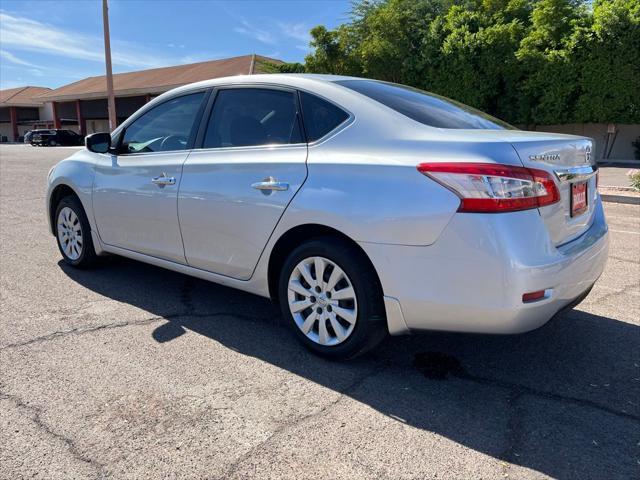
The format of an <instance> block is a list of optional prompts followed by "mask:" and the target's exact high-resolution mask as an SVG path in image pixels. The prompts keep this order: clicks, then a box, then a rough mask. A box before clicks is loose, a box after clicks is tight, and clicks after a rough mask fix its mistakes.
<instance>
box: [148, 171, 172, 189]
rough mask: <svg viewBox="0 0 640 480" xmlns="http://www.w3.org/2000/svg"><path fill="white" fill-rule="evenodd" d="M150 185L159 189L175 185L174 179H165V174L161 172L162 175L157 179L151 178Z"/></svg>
mask: <svg viewBox="0 0 640 480" xmlns="http://www.w3.org/2000/svg"><path fill="white" fill-rule="evenodd" d="M151 183H155V184H156V185H158V186H160V187H164V186H165V185H175V184H176V179H175V178H174V177H167V174H166V173H164V172H162V175H160V176H159V177H153V178H152V179H151Z"/></svg>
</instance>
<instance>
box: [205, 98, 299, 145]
mask: <svg viewBox="0 0 640 480" xmlns="http://www.w3.org/2000/svg"><path fill="white" fill-rule="evenodd" d="M302 142H303V140H302V134H301V131H300V124H299V120H298V107H297V102H296V98H295V95H294V93H293V92H291V91H285V90H277V89H267V88H228V89H227V88H225V89H222V90H220V91H219V92H218V94H217V95H216V98H215V102H214V105H213V109H212V110H211V115H210V118H209V123H208V125H207V130H206V133H205V137H204V142H203V145H202V146H203V148H220V147H248V146H260V145H282V144H294V143H302Z"/></svg>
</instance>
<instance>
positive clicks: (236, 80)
mask: <svg viewBox="0 0 640 480" xmlns="http://www.w3.org/2000/svg"><path fill="white" fill-rule="evenodd" d="M338 80H367V79H364V78H359V77H349V76H344V75H327V74H316V73H264V74H257V75H234V76H231V77H220V78H214V79H211V80H203V81H200V82H196V83H190V84H188V85H183V86H181V87H177V88H174V89H173V90H170V91H169V92H167V93H165V94H163V95H161V96H162V97H166V96H170V95H172V94H180V93H184V92H188V91H190V90H195V89H199V88H208V87H215V86H217V85H246V84H256V83H258V84H259V83H264V84H271V85H274V84H275V85H282V86H289V87H294V88H311V87H313V86H314V85H315V86H320V85H326V86H329V85H336V84H335V82H336V81H338ZM339 88H341V87H339Z"/></svg>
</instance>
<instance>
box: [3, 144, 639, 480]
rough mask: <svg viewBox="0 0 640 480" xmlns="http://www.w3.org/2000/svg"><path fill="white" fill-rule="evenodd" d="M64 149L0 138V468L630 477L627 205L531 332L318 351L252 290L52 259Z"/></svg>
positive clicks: (635, 404)
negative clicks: (52, 220)
mask: <svg viewBox="0 0 640 480" xmlns="http://www.w3.org/2000/svg"><path fill="white" fill-rule="evenodd" d="M73 151H74V149H73V148H33V147H29V146H21V145H15V146H0V194H1V200H0V229H1V230H0V242H1V245H0V254H1V256H0V259H1V265H0V267H1V274H0V281H1V284H0V294H1V301H2V308H1V311H2V316H1V318H2V319H1V320H0V367H1V376H0V477H1V478H11V479H16V478H26V477H29V478H61V479H62V478H64V479H69V478H79V479H80V478H220V479H228V478H249V477H254V478H318V479H343V478H344V479H352V478H390V479H396V478H407V479H408V478H416V479H426V478H434V479H435V478H459V479H462V478H485V479H491V478H518V479H529V478H536V479H537V478H547V477H553V478H567V479H568V478H575V479H605V478H606V479H617V478H619V479H623V478H624V479H628V478H638V476H639V475H640V206H634V205H619V204H607V205H606V207H605V209H606V213H607V216H608V220H609V226H610V231H611V251H610V258H609V262H608V265H607V268H606V270H605V273H604V274H603V276H602V278H601V279H600V280H599V282H598V283H597V284H596V286H595V288H594V289H593V292H592V293H591V295H590V296H589V297H588V298H587V299H586V300H585V301H584V302H583V303H582V304H580V305H579V306H578V307H577V308H576V309H574V310H572V311H568V312H566V313H563V314H560V315H558V316H557V317H556V318H555V319H553V320H552V321H551V322H550V323H549V324H547V325H546V326H544V327H543V328H540V329H538V330H536V331H534V332H531V333H528V334H524V335H519V336H502V337H500V336H488V335H487V336H482V335H462V334H446V333H434V334H428V335H421V336H414V337H398V338H391V339H389V340H388V341H386V342H385V343H384V344H383V345H382V346H381V347H380V348H378V349H377V350H375V351H374V352H372V353H371V354H369V355H367V356H365V357H362V358H360V359H357V360H355V361H352V362H347V363H332V362H327V361H324V360H321V359H319V358H317V357H315V356H313V355H311V354H309V353H307V352H306V351H305V350H304V349H303V348H302V347H301V346H299V344H298V343H297V342H296V341H295V339H294V337H293V336H292V335H291V333H290V332H289V330H288V329H287V328H286V327H285V326H283V325H281V319H280V315H279V313H278V310H277V309H276V308H275V307H274V306H273V305H272V304H271V303H270V302H269V301H268V300H266V299H263V298H259V297H255V296H252V295H249V294H246V293H242V292H239V291H235V290H231V289H228V288H225V287H221V286H217V285H215V284H211V283H207V282H204V281H201V280H197V279H193V278H189V277H186V276H184V275H180V274H177V273H172V272H169V271H165V270H162V269H159V268H156V267H152V266H148V265H145V264H142V263H137V262H134V261H130V260H125V259H121V258H111V259H109V261H106V262H105V263H104V265H102V266H101V267H100V268H98V269H96V270H93V271H78V270H74V269H71V268H68V267H67V266H66V265H64V264H63V263H62V261H61V257H60V254H59V252H58V250H57V247H56V244H55V239H54V237H53V236H51V234H50V233H49V232H48V231H47V223H46V219H45V214H44V192H45V181H46V175H47V172H48V170H49V168H50V167H51V166H52V165H53V164H54V163H55V162H56V161H58V160H59V159H61V158H64V157H65V156H68V155H70V154H71V153H72V152H73ZM427 274H428V272H425V275H427Z"/></svg>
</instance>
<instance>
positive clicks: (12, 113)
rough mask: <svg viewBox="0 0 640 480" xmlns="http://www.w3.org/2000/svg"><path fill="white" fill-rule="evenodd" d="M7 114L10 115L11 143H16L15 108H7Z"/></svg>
mask: <svg viewBox="0 0 640 480" xmlns="http://www.w3.org/2000/svg"><path fill="white" fill-rule="evenodd" d="M9 114H10V115H11V133H12V135H13V141H14V142H17V141H18V110H17V109H16V107H9Z"/></svg>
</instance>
